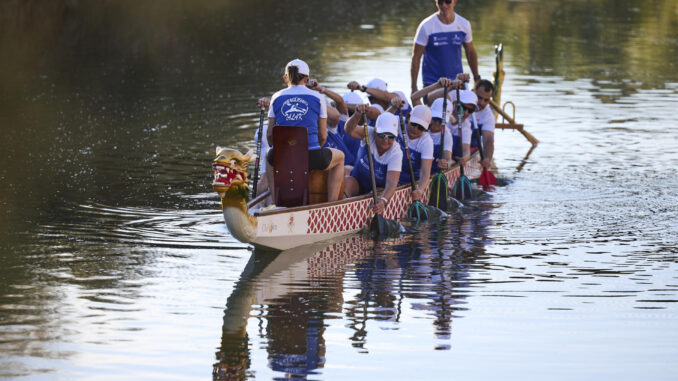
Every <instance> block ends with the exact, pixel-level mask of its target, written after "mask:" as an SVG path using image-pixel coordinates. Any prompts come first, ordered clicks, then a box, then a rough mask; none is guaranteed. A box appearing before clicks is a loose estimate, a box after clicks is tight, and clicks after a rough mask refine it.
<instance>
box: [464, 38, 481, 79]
mask: <svg viewBox="0 0 678 381" xmlns="http://www.w3.org/2000/svg"><path fill="white" fill-rule="evenodd" d="M464 51H465V52H466V61H467V62H468V66H469V67H470V68H471V73H473V81H474V82H477V81H480V75H479V74H478V53H476V49H475V48H474V47H473V42H465V43H464Z"/></svg>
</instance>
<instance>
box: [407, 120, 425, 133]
mask: <svg viewBox="0 0 678 381" xmlns="http://www.w3.org/2000/svg"><path fill="white" fill-rule="evenodd" d="M410 124H411V125H412V127H416V128H417V129H418V130H419V131H424V132H426V128H424V126H422V125H421V124H418V123H412V122H410Z"/></svg>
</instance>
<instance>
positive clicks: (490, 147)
mask: <svg viewBox="0 0 678 381" xmlns="http://www.w3.org/2000/svg"><path fill="white" fill-rule="evenodd" d="M483 149H484V154H485V160H483V163H482V164H483V167H485V168H489V167H490V162H492V156H493V155H494V132H491V131H483Z"/></svg>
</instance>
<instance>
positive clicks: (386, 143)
mask: <svg viewBox="0 0 678 381" xmlns="http://www.w3.org/2000/svg"><path fill="white" fill-rule="evenodd" d="M368 107H369V106H368V105H360V106H358V107H357V108H356V112H355V113H354V114H353V116H351V117H350V118H349V119H348V121H347V122H346V126H345V128H346V133H347V134H349V135H351V137H353V138H355V139H360V140H363V139H364V138H365V132H364V131H365V130H364V129H363V127H362V126H360V125H359V123H358V122H359V121H360V120H361V119H362V114H363V113H364V112H366V111H367V109H368ZM368 134H369V142H370V148H371V151H372V158H373V161H374V175H375V179H376V183H377V187H380V188H384V191H383V193H382V195H381V197H380V198H379V200H377V203H376V204H374V205H372V210H373V211H374V213H376V214H380V213H381V212H383V211H384V209H385V208H386V206H387V205H388V203H389V201H390V200H391V197H393V194H394V193H395V190H396V187H397V186H398V179H399V178H400V169H401V167H402V160H403V152H402V150H401V149H400V145H399V144H396V143H395V139H396V137H397V136H398V117H397V116H395V115H393V114H391V113H390V112H385V113H383V114H381V115H379V117H377V120H376V123H375V127H368ZM371 189H372V184H371V180H370V168H369V160H368V157H367V149H366V148H365V144H364V142H363V144H362V145H361V147H360V151H359V152H358V157H357V159H356V162H355V166H354V168H353V171H351V175H350V176H347V177H346V178H345V188H344V192H345V194H346V196H347V197H351V196H355V195H358V194H364V193H367V192H369V191H370V190H371Z"/></svg>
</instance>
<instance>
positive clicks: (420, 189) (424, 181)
mask: <svg viewBox="0 0 678 381" xmlns="http://www.w3.org/2000/svg"><path fill="white" fill-rule="evenodd" d="M432 164H433V159H421V168H420V169H419V183H417V189H415V190H414V191H412V199H413V200H415V201H419V200H421V199H422V198H423V197H424V189H426V186H427V185H428V181H429V180H430V178H431V165H432Z"/></svg>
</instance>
